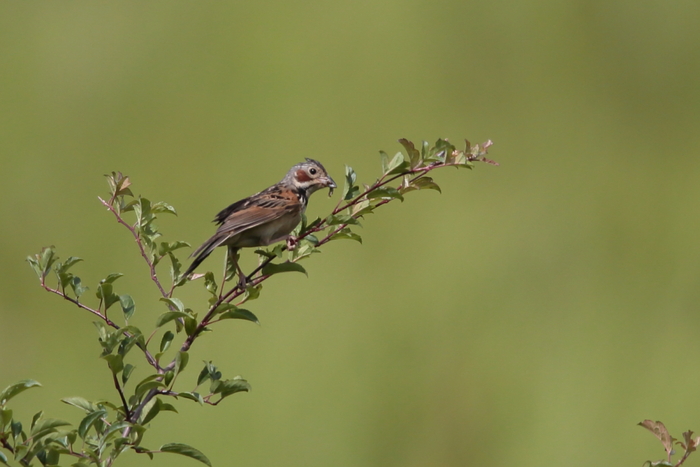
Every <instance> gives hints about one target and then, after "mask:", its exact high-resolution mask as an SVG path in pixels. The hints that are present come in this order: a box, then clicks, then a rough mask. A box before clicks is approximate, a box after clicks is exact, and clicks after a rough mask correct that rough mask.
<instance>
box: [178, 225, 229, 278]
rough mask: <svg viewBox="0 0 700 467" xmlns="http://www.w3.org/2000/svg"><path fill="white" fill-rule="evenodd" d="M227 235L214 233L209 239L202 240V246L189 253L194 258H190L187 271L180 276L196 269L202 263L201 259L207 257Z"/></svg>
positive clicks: (187, 274)
mask: <svg viewBox="0 0 700 467" xmlns="http://www.w3.org/2000/svg"><path fill="white" fill-rule="evenodd" d="M227 238H228V236H219V235H214V236H213V237H211V238H210V239H209V240H207V241H206V242H204V243H203V244H202V246H200V247H199V248H197V249H196V250H195V251H194V252H193V253H192V254H191V255H190V258H191V257H192V256H194V257H195V258H194V259H193V260H192V264H190V267H188V268H187V271H185V273H184V274H183V275H182V277H187V276H189V275H190V274H192V273H193V272H194V270H195V269H197V266H199V265H200V264H202V261H204V260H205V259H207V257H208V256H209V255H210V254H211V252H212V251H214V249H215V248H216V247H218V246H220V245H221V244H222V243H224V242H225V241H226V239H227Z"/></svg>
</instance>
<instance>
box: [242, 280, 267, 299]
mask: <svg viewBox="0 0 700 467" xmlns="http://www.w3.org/2000/svg"><path fill="white" fill-rule="evenodd" d="M261 290H262V284H258V285H255V286H253V285H249V286H248V287H246V289H245V293H244V294H243V299H242V300H241V303H243V302H247V301H250V300H256V299H257V298H258V297H260V291H261Z"/></svg>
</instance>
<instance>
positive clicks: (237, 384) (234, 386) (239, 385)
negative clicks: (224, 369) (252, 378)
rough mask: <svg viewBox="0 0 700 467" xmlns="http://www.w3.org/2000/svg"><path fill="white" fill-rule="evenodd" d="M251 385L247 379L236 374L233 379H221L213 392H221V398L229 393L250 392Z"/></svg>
mask: <svg viewBox="0 0 700 467" xmlns="http://www.w3.org/2000/svg"><path fill="white" fill-rule="evenodd" d="M250 390H251V387H250V384H249V383H248V381H246V380H244V379H243V378H241V377H240V376H236V377H235V378H233V379H227V380H226V381H222V382H221V384H220V385H219V386H217V388H216V392H215V394H221V398H222V399H223V398H224V397H228V396H230V395H231V394H235V393H237V392H250Z"/></svg>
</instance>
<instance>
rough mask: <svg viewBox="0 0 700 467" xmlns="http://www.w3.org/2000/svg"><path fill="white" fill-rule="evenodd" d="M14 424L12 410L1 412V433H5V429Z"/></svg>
mask: <svg viewBox="0 0 700 467" xmlns="http://www.w3.org/2000/svg"><path fill="white" fill-rule="evenodd" d="M10 422H12V410H10V409H5V410H0V433H2V432H3V431H5V427H6V426H7V425H9V424H10Z"/></svg>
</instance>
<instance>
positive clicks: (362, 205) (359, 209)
mask: <svg viewBox="0 0 700 467" xmlns="http://www.w3.org/2000/svg"><path fill="white" fill-rule="evenodd" d="M374 208H375V206H374V205H373V204H372V203H371V202H370V201H369V200H368V199H363V200H362V201H360V202H359V203H357V204H355V205H353V206H351V207H350V215H351V216H352V217H354V218H355V219H357V218H358V217H360V216H364V215H365V214H371V213H372V211H374Z"/></svg>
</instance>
